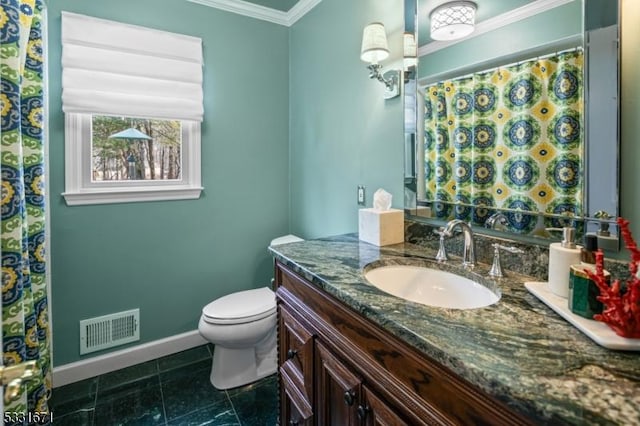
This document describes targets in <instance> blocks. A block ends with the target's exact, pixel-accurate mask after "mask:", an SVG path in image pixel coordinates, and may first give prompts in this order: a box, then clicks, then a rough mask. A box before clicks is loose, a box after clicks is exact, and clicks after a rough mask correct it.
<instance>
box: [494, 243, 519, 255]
mask: <svg viewBox="0 0 640 426" xmlns="http://www.w3.org/2000/svg"><path fill="white" fill-rule="evenodd" d="M492 246H493V248H494V249H495V252H498V251H499V250H504V251H508V252H509V253H524V250H522V249H519V248H518V247H514V246H503V245H502V244H498V243H494V244H492Z"/></svg>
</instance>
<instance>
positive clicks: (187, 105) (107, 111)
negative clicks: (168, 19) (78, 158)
mask: <svg viewBox="0 0 640 426" xmlns="http://www.w3.org/2000/svg"><path fill="white" fill-rule="evenodd" d="M202 66H203V60H202V39H200V38H197V37H191V36H186V35H182V34H175V33H170V32H166V31H159V30H155V29H151V28H145V27H140V26H135V25H129V24H123V23H119V22H113V21H108V20H104V19H98V18H93V17H91V16H85V15H78V14H75V13H69V12H62V109H63V111H64V112H65V113H81V114H102V115H116V116H128V117H144V118H159V119H173V120H191V121H198V122H201V121H202V117H203V114H204V109H203V105H202V101H203V91H202Z"/></svg>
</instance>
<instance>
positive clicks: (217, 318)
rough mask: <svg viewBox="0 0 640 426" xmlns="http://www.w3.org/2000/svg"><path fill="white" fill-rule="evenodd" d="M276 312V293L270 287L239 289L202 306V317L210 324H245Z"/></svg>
mask: <svg viewBox="0 0 640 426" xmlns="http://www.w3.org/2000/svg"><path fill="white" fill-rule="evenodd" d="M275 312H276V298H275V294H274V292H273V291H271V289H269V288H268V287H262V288H257V289H254V290H245V291H239V292H236V293H232V294H228V295H226V296H223V297H221V298H219V299H216V300H214V301H213V302H211V303H209V304H208V305H207V306H205V307H204V308H202V318H203V319H204V321H205V322H207V323H210V324H244V323H248V322H253V321H258V320H261V319H263V318H266V317H268V316H270V315H274V314H275Z"/></svg>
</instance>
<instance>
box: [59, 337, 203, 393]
mask: <svg viewBox="0 0 640 426" xmlns="http://www.w3.org/2000/svg"><path fill="white" fill-rule="evenodd" d="M205 343H207V341H206V340H205V339H203V338H202V336H200V333H198V330H193V331H188V332H186V333H182V334H176V335H175V336H171V337H167V338H164V339H160V340H154V341H153V342H149V343H144V344H142V345H138V346H133V347H131V348H127V349H123V350H120V351H115V352H110V353H108V354H105V355H100V356H96V357H93V358H88V359H83V360H82V361H77V362H72V363H70V364H64V365H61V366H59V367H54V368H53V387H54V388H55V387H59V386H64V385H67V384H69V383H73V382H78V381H80V380H84V379H88V378H90V377H94V376H99V375H100V374H105V373H109V372H111V371H115V370H119V369H121V368H125V367H130V366H132V365H135V364H139V363H141V362H146V361H151V360H152V359H156V358H160V357H163V356H166V355H171V354H174V353H176V352H180V351H184V350H187V349H191V348H194V347H196V346H200V345H204V344H205Z"/></svg>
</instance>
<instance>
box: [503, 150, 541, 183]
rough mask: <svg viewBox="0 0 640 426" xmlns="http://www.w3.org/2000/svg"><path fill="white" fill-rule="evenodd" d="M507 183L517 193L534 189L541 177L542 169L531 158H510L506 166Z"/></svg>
mask: <svg viewBox="0 0 640 426" xmlns="http://www.w3.org/2000/svg"><path fill="white" fill-rule="evenodd" d="M504 170H505V173H504V178H505V183H506V184H507V186H509V187H510V188H512V189H514V190H516V191H526V190H528V189H531V188H533V186H534V185H535V184H536V183H537V182H538V179H539V177H540V169H539V168H538V165H537V164H536V162H535V161H533V159H532V158H531V157H528V156H519V157H513V158H510V159H509V160H508V161H507V162H506V164H505V166H504Z"/></svg>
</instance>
